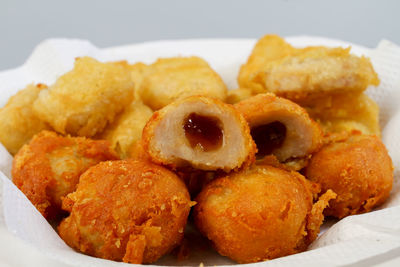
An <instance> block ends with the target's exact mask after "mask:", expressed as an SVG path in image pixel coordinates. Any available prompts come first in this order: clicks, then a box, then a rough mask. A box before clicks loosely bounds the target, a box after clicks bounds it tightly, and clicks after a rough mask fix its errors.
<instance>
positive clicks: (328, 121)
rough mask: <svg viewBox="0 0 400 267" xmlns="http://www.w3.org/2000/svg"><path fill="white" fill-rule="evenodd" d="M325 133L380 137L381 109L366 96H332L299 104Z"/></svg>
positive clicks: (362, 94) (346, 94)
mask: <svg viewBox="0 0 400 267" xmlns="http://www.w3.org/2000/svg"><path fill="white" fill-rule="evenodd" d="M299 104H300V105H301V106H303V107H304V108H305V109H306V110H307V111H308V114H310V117H311V118H313V119H315V120H316V121H317V122H318V123H319V124H320V125H321V127H322V129H323V131H324V132H325V133H338V132H342V131H345V132H352V131H353V130H358V131H360V132H362V133H364V134H374V135H377V136H380V128H379V107H378V105H377V104H376V103H375V102H374V100H372V99H371V98H370V97H368V96H367V95H366V94H364V93H361V94H348V93H345V94H332V95H327V96H325V97H321V98H318V99H313V98H311V99H307V100H305V101H301V102H299Z"/></svg>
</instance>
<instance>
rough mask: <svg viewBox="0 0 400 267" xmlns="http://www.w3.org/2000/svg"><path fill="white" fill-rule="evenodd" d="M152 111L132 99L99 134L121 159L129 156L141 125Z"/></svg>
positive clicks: (140, 133)
mask: <svg viewBox="0 0 400 267" xmlns="http://www.w3.org/2000/svg"><path fill="white" fill-rule="evenodd" d="M152 114H153V111H152V110H151V109H150V108H149V107H148V106H146V105H144V104H143V103H142V102H140V101H136V100H135V101H133V102H132V103H131V104H130V105H129V106H128V107H127V108H126V109H125V110H124V111H123V112H122V113H121V114H120V115H119V116H118V117H117V118H116V119H115V121H114V122H113V123H112V124H111V125H109V126H107V128H106V129H105V131H104V132H103V133H102V134H101V137H102V139H106V140H109V141H110V143H111V145H112V148H113V149H114V150H115V151H117V153H118V154H119V155H120V157H121V158H122V159H124V158H127V157H129V154H131V149H132V147H133V146H135V144H136V143H137V142H138V141H139V140H140V139H141V137H142V131H143V127H144V126H145V125H146V122H147V121H148V120H149V119H150V117H151V115H152Z"/></svg>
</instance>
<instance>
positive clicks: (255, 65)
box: [238, 35, 379, 100]
mask: <svg viewBox="0 0 400 267" xmlns="http://www.w3.org/2000/svg"><path fill="white" fill-rule="evenodd" d="M238 82H239V85H240V86H241V87H246V88H250V89H252V90H253V91H254V92H255V93H260V92H273V93H275V94H277V95H278V96H282V97H285V98H288V99H291V100H298V99H304V98H306V97H309V96H310V95H311V96H316V95H324V94H326V93H345V92H347V93H349V92H353V93H354V92H355V93H360V92H362V91H364V90H365V89H366V88H367V87H368V86H370V85H375V86H376V85H378V84H379V79H378V75H377V74H376V72H375V71H374V69H373V67H372V64H371V62H370V60H369V59H368V58H366V57H357V56H355V55H351V54H350V48H347V49H344V48H328V47H306V48H301V49H298V48H294V47H292V46H291V45H290V44H288V43H286V42H285V41H284V40H283V39H282V38H280V37H279V36H276V35H266V36H264V37H262V38H261V39H260V40H259V41H258V42H257V44H256V45H255V47H254V49H253V52H252V54H251V55H250V57H249V59H248V61H247V63H246V64H244V65H243V66H242V67H241V69H240V73H239V77H238Z"/></svg>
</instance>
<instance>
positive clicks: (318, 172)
mask: <svg viewBox="0 0 400 267" xmlns="http://www.w3.org/2000/svg"><path fill="white" fill-rule="evenodd" d="M305 173H306V177H307V178H308V179H310V180H311V181H314V182H317V183H319V184H320V185H321V187H322V192H325V191H326V190H328V189H332V190H333V191H335V192H336V193H337V195H338V197H337V199H335V200H332V201H331V202H330V207H329V208H328V209H326V210H325V215H328V216H335V217H337V218H343V217H345V216H348V215H352V214H358V213H364V212H369V211H371V210H372V209H373V208H374V207H376V206H378V205H380V204H382V203H383V202H384V201H385V200H386V199H387V198H388V197H389V194H390V191H391V189H392V184H393V165H392V160H391V158H390V156H389V155H388V152H387V150H386V148H385V146H384V144H383V143H382V142H381V141H380V140H379V138H378V137H376V136H369V135H361V134H357V133H354V134H353V135H351V136H350V137H349V138H348V139H345V140H343V141H338V142H336V143H332V144H329V145H327V146H324V147H323V148H322V149H321V150H320V151H318V152H317V153H315V155H313V157H312V158H311V161H310V163H309V165H308V167H307V169H306V172H305Z"/></svg>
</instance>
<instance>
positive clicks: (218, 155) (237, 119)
mask: <svg viewBox="0 0 400 267" xmlns="http://www.w3.org/2000/svg"><path fill="white" fill-rule="evenodd" d="M191 113H196V114H197V113H198V114H204V115H206V116H213V117H216V118H218V119H219V120H220V121H221V123H222V126H221V127H222V128H223V129H222V131H223V135H224V137H223V138H224V141H223V145H222V147H221V148H220V149H218V150H216V151H215V153H214V152H212V153H210V152H204V151H200V150H197V149H196V148H191V147H190V146H189V144H188V141H187V140H186V138H185V132H184V130H183V127H182V121H183V120H184V118H185V117H187V116H188V115H189V114H191ZM176 114H179V115H176ZM175 115H176V116H177V117H175ZM171 117H173V118H174V119H170V118H171ZM175 118H178V119H175ZM170 129H172V130H170ZM169 133H172V134H171V135H168V134H169ZM228 138H229V139H228ZM164 139H165V140H171V139H172V140H173V143H174V145H170V146H168V148H166V147H167V146H165V145H161V144H162V143H163V140H164ZM142 144H143V148H144V150H145V151H146V153H148V155H149V157H150V158H151V159H152V161H153V162H155V163H158V164H162V165H167V166H169V167H171V168H173V169H176V168H182V167H190V166H191V167H193V168H195V169H201V170H218V169H222V170H224V171H230V170H233V169H239V168H241V167H246V166H249V165H250V164H251V163H253V162H254V160H255V152H256V147H255V144H254V142H253V140H252V138H251V136H250V129H249V127H248V125H247V122H246V121H245V119H244V118H243V116H242V115H241V114H240V113H239V112H238V111H237V110H235V109H234V108H233V106H231V105H229V104H225V103H223V102H221V101H220V100H218V99H214V98H209V97H204V96H190V97H187V98H184V99H181V100H178V101H175V102H173V103H171V104H170V105H168V106H166V107H164V108H163V109H161V110H158V111H156V112H155V113H154V114H153V116H152V117H151V118H150V120H149V121H148V122H147V124H146V126H145V127H144V129H143V135H142ZM238 144H239V145H238ZM182 147H185V149H186V151H189V152H188V153H187V154H184V153H186V151H184V152H180V151H179V150H177V152H175V150H174V149H175V148H177V149H181V148H182ZM228 147H234V148H235V149H237V151H234V152H233V153H232V154H229V153H225V152H224V151H225V150H226V149H228ZM170 150H171V151H172V150H174V151H172V152H171V151H170ZM235 153H236V154H235ZM227 157H228V158H229V160H230V161H229V162H228V163H229V164H227V163H225V162H226V161H225V160H226V158H227ZM219 162H222V163H219Z"/></svg>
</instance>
